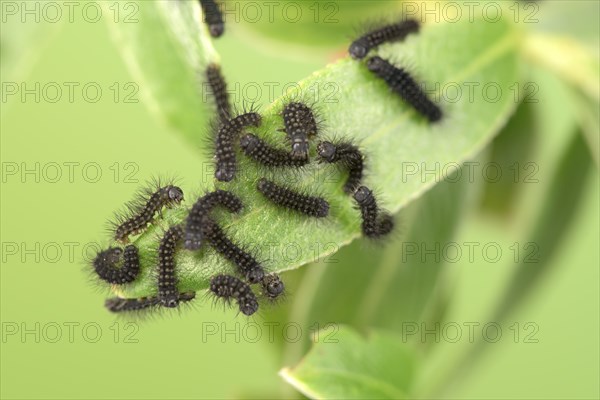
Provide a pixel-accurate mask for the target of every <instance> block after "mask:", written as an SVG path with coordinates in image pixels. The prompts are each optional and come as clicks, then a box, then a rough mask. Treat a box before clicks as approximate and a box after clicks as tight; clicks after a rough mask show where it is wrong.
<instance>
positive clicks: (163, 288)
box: [158, 225, 183, 308]
mask: <svg viewBox="0 0 600 400" xmlns="http://www.w3.org/2000/svg"><path fill="white" fill-rule="evenodd" d="M182 236H183V229H182V228H181V227H180V226H178V225H176V226H172V227H170V228H169V229H168V230H167V232H165V234H164V236H163V237H162V239H161V240H160V245H159V247H158V298H159V300H160V302H161V304H162V305H163V306H165V307H170V308H173V307H177V306H178V305H179V291H178V290H177V277H176V276H175V252H176V250H177V245H178V244H179V241H180V240H181V237H182Z"/></svg>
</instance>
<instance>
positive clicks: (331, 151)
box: [317, 141, 364, 193]
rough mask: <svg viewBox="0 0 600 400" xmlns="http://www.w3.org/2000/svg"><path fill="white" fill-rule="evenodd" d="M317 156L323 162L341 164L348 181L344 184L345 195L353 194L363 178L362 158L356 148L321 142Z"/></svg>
mask: <svg viewBox="0 0 600 400" xmlns="http://www.w3.org/2000/svg"><path fill="white" fill-rule="evenodd" d="M317 154H318V155H319V158H320V160H321V161H323V162H327V163H337V164H341V165H342V166H343V167H344V168H346V169H347V170H348V174H349V175H348V180H347V181H346V183H345V184H344V191H345V192H346V193H353V192H354V191H355V190H356V189H357V188H358V187H359V186H360V181H361V179H362V177H363V164H364V157H363V155H362V153H361V152H360V150H358V147H356V146H354V145H353V144H352V143H350V142H341V141H340V142H336V143H332V142H321V143H319V144H318V145H317Z"/></svg>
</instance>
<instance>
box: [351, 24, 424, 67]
mask: <svg viewBox="0 0 600 400" xmlns="http://www.w3.org/2000/svg"><path fill="white" fill-rule="evenodd" d="M417 32H419V22H418V21H416V20H414V19H407V20H406V21H402V22H398V23H395V24H390V25H385V26H382V27H380V28H376V29H373V30H371V31H369V32H367V33H366V34H364V35H363V36H361V37H359V38H358V39H356V40H355V41H354V42H352V44H350V48H349V49H348V52H349V53H350V56H352V58H355V59H362V58H364V57H365V56H366V55H367V53H369V51H371V50H372V49H374V48H375V47H377V46H379V45H380V44H383V43H385V42H393V41H400V40H404V39H405V38H406V36H408V35H409V34H411V33H417Z"/></svg>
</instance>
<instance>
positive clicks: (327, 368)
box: [280, 326, 416, 399]
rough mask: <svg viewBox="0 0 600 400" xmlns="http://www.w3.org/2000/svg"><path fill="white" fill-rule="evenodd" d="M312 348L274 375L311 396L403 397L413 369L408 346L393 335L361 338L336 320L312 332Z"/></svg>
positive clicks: (407, 390)
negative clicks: (334, 325) (293, 364)
mask: <svg viewBox="0 0 600 400" xmlns="http://www.w3.org/2000/svg"><path fill="white" fill-rule="evenodd" d="M314 340H315V345H314V348H313V349H312V350H311V351H310V352H309V353H308V354H307V356H306V358H305V359H304V360H303V361H302V362H301V363H300V364H298V365H297V366H296V367H295V368H293V369H287V368H286V369H283V370H281V371H280V375H281V376H282V377H283V378H284V379H285V380H286V381H287V382H288V383H290V384H291V385H293V386H294V387H295V388H296V389H298V390H299V391H300V392H302V393H303V394H304V395H306V396H307V397H309V398H313V399H315V398H316V399H334V398H337V399H339V398H344V399H404V398H409V396H408V393H409V391H410V387H411V384H412V380H413V378H414V375H415V364H416V359H415V355H414V352H413V351H412V349H411V348H410V347H408V346H407V345H406V344H404V343H402V340H401V338H400V337H399V336H397V335H393V334H389V333H384V332H372V333H371V334H369V335H368V337H366V338H363V337H361V336H360V335H359V334H357V333H356V332H355V331H353V330H352V329H350V328H348V327H345V326H341V327H338V326H336V327H335V328H329V329H323V330H321V331H319V332H317V333H316V334H315V338H314Z"/></svg>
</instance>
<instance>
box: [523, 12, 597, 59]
mask: <svg viewBox="0 0 600 400" xmlns="http://www.w3.org/2000/svg"><path fill="white" fill-rule="evenodd" d="M521 3H524V4H523V7H522V10H521V13H520V15H519V17H520V19H521V20H522V21H524V22H525V21H526V23H529V24H530V27H532V28H533V29H534V30H536V31H539V32H544V33H552V34H561V35H568V36H570V37H572V38H575V39H578V40H580V41H584V42H585V43H587V44H588V45H590V48H591V49H594V48H595V50H596V53H597V52H598V44H599V42H598V40H599V37H598V29H599V28H600V26H599V19H598V13H600V3H598V2H597V1H588V0H553V1H538V2H535V3H534V2H521Z"/></svg>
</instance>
